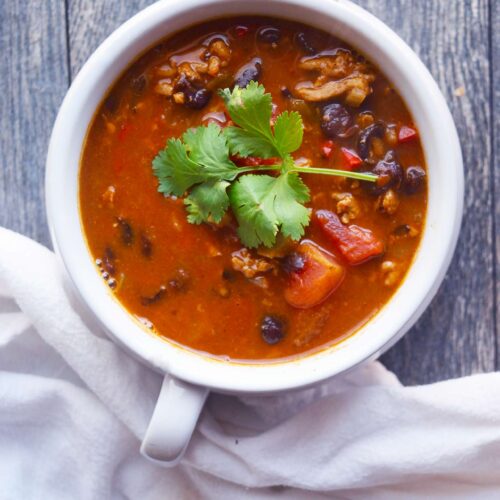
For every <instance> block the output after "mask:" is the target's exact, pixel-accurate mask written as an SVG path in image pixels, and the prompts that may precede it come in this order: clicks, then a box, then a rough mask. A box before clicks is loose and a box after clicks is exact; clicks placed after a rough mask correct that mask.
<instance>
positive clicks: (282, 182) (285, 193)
mask: <svg viewBox="0 0 500 500" xmlns="http://www.w3.org/2000/svg"><path fill="white" fill-rule="evenodd" d="M273 190H274V192H275V193H276V198H275V204H274V211H275V212H276V217H277V218H278V220H279V221H280V224H281V232H282V233H283V236H289V237H290V238H292V240H299V239H300V238H301V237H302V236H303V235H304V230H305V228H306V226H307V225H308V224H309V219H310V216H311V210H310V209H309V208H306V207H305V206H304V205H302V203H307V202H308V201H309V189H308V187H307V186H306V185H305V184H304V182H303V181H302V179H301V178H300V177H299V176H298V175H297V174H296V173H293V172H288V173H285V174H282V175H280V176H279V177H278V178H277V179H276V183H275V185H274V189H273Z"/></svg>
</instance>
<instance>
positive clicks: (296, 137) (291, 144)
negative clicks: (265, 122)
mask: <svg viewBox="0 0 500 500" xmlns="http://www.w3.org/2000/svg"><path fill="white" fill-rule="evenodd" d="M303 135H304V125H303V123H302V116H300V114H299V113H297V111H292V112H291V113H290V112H288V111H283V113H281V114H279V115H278V117H277V118H276V123H275V124H274V137H275V139H276V142H277V143H278V145H279V146H278V147H279V150H280V153H281V156H284V155H287V154H290V153H293V152H294V151H295V150H297V149H299V148H300V145H301V144H302V137H303Z"/></svg>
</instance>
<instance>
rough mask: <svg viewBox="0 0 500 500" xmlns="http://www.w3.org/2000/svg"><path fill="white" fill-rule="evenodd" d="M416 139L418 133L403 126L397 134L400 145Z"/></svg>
mask: <svg viewBox="0 0 500 500" xmlns="http://www.w3.org/2000/svg"><path fill="white" fill-rule="evenodd" d="M417 137H418V132H417V131H416V130H415V129H414V128H411V127H408V126H406V125H403V126H402V127H401V128H400V129H399V132H398V141H399V142H401V143H404V142H410V141H413V140H415V139H416V138H417Z"/></svg>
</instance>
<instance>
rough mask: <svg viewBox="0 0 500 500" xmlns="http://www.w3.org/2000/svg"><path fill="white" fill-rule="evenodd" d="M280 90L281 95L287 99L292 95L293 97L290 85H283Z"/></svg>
mask: <svg viewBox="0 0 500 500" xmlns="http://www.w3.org/2000/svg"><path fill="white" fill-rule="evenodd" d="M280 91H281V95H282V96H283V97H284V98H285V99H290V98H291V97H293V94H292V93H291V92H290V89H289V88H288V87H285V86H283V87H281V88H280Z"/></svg>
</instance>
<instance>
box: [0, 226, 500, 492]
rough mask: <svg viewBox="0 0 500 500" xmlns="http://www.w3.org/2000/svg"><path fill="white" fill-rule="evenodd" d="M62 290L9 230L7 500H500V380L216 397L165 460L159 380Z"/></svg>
mask: <svg viewBox="0 0 500 500" xmlns="http://www.w3.org/2000/svg"><path fill="white" fill-rule="evenodd" d="M65 286H67V284H65V282H64V276H63V274H62V273H61V270H60V268H59V266H58V264H57V260H56V258H55V256H54V255H53V254H52V253H51V252H50V251H49V250H47V249H46V248H44V247H42V246H41V245H39V244H37V243H35V242H33V241H31V240H29V239H27V238H25V237H23V236H20V235H18V234H16V233H13V232H11V231H8V230H6V229H0V477H1V478H2V487H1V491H0V498H2V500H3V499H4V498H5V499H8V500H10V499H15V500H17V499H20V498H22V499H23V500H25V499H27V500H30V499H42V498H43V499H45V498H50V499H54V500H58V499H66V498H72V499H85V500H86V499H99V500H101V499H104V498H106V499H107V498H110V499H123V498H141V499H146V500H148V499H164V498H175V499H177V498H214V499H215V498H217V499H222V498H228V499H234V498H244V499H245V498H251V499H254V498H257V499H258V498H264V499H267V498H275V497H281V498H287V499H295V498H297V499H302V498H303V499H311V498H349V499H351V498H352V499H357V498H367V497H370V498H381V499H382V498H384V499H391V498H401V497H404V498H464V499H465V498H497V497H498V492H499V491H500V474H499V472H498V470H499V465H500V374H498V373H492V374H483V375H474V376H471V377H466V378H463V379H457V380H450V381H446V382H440V383H437V384H432V385H428V386H420V387H403V386H402V385H401V384H400V383H399V381H398V380H397V378H396V377H395V376H394V374H392V373H390V372H389V371H387V370H386V369H385V368H384V367H383V366H382V365H381V364H379V363H377V362H375V363H371V364H367V365H365V366H362V367H359V368H357V369H356V370H354V371H352V372H350V373H348V374H346V375H344V376H342V377H337V378H335V379H333V380H330V381H327V382H325V383H323V384H319V385H317V386H315V387H312V388H309V389H305V390H299V391H293V392H289V393H286V394H277V395H272V396H265V397H264V396H262V397H259V396H244V397H240V398H238V397H236V396H227V395H219V394H212V395H211V396H210V398H209V400H208V402H207V405H206V407H205V409H204V411H203V413H202V416H201V418H200V421H199V423H198V426H197V430H196V431H195V433H194V435H193V439H192V442H191V443H190V446H189V448H188V451H187V453H186V455H185V457H184V459H183V461H182V463H181V465H180V466H179V467H177V468H176V469H172V470H169V469H163V468H161V467H158V466H156V465H153V464H151V463H149V462H148V461H147V460H145V459H144V458H142V457H141V456H140V454H139V444H140V439H141V438H142V436H143V435H144V432H145V429H146V427H147V425H148V422H149V418H150V416H151V414H152V411H153V408H154V404H155V400H156V398H157V396H158V393H159V389H160V386H161V376H160V375H158V374H157V373H154V372H153V371H151V370H150V369H148V368H147V367H145V366H143V365H141V364H140V363H139V362H138V361H136V360H135V359H132V358H131V357H130V356H128V355H127V354H126V353H125V352H123V351H122V350H121V349H120V348H119V347H118V346H116V345H115V344H114V343H113V342H112V341H111V340H110V339H109V338H108V337H106V336H105V335H104V334H103V332H101V331H98V330H97V329H96V327H94V324H95V322H92V321H91V322H89V321H88V320H87V318H83V317H82V316H81V312H80V310H79V308H78V307H76V306H75V304H74V303H73V302H72V301H71V300H70V299H69V298H68V295H67V293H66V292H65ZM89 325H92V328H89Z"/></svg>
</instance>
